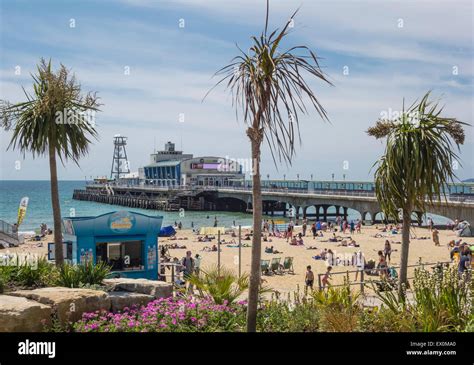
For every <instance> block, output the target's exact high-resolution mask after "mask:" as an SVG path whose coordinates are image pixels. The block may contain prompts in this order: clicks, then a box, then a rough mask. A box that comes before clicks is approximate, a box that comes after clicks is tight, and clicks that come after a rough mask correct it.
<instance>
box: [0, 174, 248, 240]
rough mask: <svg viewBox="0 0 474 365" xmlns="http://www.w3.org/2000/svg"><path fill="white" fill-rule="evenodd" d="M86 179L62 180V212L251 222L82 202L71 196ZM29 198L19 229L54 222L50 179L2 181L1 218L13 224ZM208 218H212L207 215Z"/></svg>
mask: <svg viewBox="0 0 474 365" xmlns="http://www.w3.org/2000/svg"><path fill="white" fill-rule="evenodd" d="M84 187H85V182H84V181H60V182H59V201H60V204H61V215H62V216H63V217H65V216H69V215H70V213H71V212H74V213H75V216H76V217H80V216H94V215H99V214H104V213H108V212H113V211H117V210H124V209H126V210H130V211H134V212H140V213H144V214H147V215H161V216H163V217H164V219H163V225H165V226H166V225H171V224H173V223H174V222H175V221H177V222H179V221H181V222H182V223H183V226H184V228H190V227H191V222H193V223H194V226H195V227H202V226H212V225H213V224H214V217H215V216H217V219H218V220H219V225H224V226H226V227H229V226H231V225H232V224H233V221H234V220H235V223H236V224H237V225H238V224H241V225H243V226H245V225H250V224H251V222H252V215H250V214H244V213H236V212H188V211H186V212H184V217H180V215H179V212H163V211H157V210H145V209H136V208H128V207H122V206H119V205H109V204H101V203H95V202H87V201H79V200H73V199H72V193H73V191H74V189H84ZM24 196H27V197H29V203H28V210H27V212H26V216H25V219H24V221H23V223H22V225H21V227H20V230H22V231H26V230H35V229H38V228H39V226H40V224H41V223H46V224H47V225H48V226H50V227H52V225H53V208H52V206H51V190H50V182H49V181H25V180H20V181H18V180H16V181H13V180H4V181H0V219H2V220H4V221H6V222H9V223H14V222H16V220H17V214H18V205H19V204H20V200H21V198H22V197H24ZM208 217H209V218H208Z"/></svg>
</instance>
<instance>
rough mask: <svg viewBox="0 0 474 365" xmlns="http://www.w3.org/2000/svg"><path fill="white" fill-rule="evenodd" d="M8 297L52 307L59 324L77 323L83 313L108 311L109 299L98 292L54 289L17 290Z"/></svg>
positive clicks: (104, 294) (101, 292)
mask: <svg viewBox="0 0 474 365" xmlns="http://www.w3.org/2000/svg"><path fill="white" fill-rule="evenodd" d="M9 295H13V296H16V297H23V298H28V299H31V300H35V301H37V302H39V303H42V304H46V305H50V306H52V308H53V311H56V313H57V317H58V319H59V322H60V323H61V324H66V323H67V322H75V321H78V320H80V319H81V318H82V314H83V313H85V312H94V311H97V310H107V311H108V310H110V298H109V296H108V295H107V293H105V292H103V291H100V290H91V289H78V288H62V287H54V288H40V289H35V290H18V291H15V292H11V293H9Z"/></svg>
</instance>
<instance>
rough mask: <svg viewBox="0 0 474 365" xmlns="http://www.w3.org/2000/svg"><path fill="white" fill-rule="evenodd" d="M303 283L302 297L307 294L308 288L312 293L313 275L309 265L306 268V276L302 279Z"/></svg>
mask: <svg viewBox="0 0 474 365" xmlns="http://www.w3.org/2000/svg"><path fill="white" fill-rule="evenodd" d="M304 282H305V287H304V295H306V294H308V288H310V289H311V292H313V284H314V273H313V271H312V270H311V265H308V266H306V275H305V278H304Z"/></svg>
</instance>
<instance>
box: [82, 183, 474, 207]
mask: <svg viewBox="0 0 474 365" xmlns="http://www.w3.org/2000/svg"><path fill="white" fill-rule="evenodd" d="M87 186H88V187H95V188H105V187H109V188H112V189H113V188H128V189H133V190H146V191H162V192H165V191H175V192H179V191H182V192H197V191H199V192H201V191H215V192H248V193H251V192H252V188H251V187H246V186H225V185H223V186H214V185H170V186H159V185H133V184H120V183H113V184H110V183H108V184H98V183H88V184H87ZM261 191H262V193H277V194H278V193H280V194H281V193H284V194H297V195H307V196H314V195H330V196H358V197H369V198H375V192H374V191H352V190H334V189H311V190H304V189H298V188H294V189H292V188H266V187H262V188H261ZM446 199H447V201H449V202H458V203H467V204H471V203H474V196H470V195H447V196H446ZM442 201H444V198H442Z"/></svg>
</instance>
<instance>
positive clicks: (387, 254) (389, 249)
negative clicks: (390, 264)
mask: <svg viewBox="0 0 474 365" xmlns="http://www.w3.org/2000/svg"><path fill="white" fill-rule="evenodd" d="M391 254H392V246H391V245H390V241H389V240H385V246H384V248H383V256H384V258H385V261H387V257H388V261H390V255H391Z"/></svg>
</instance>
